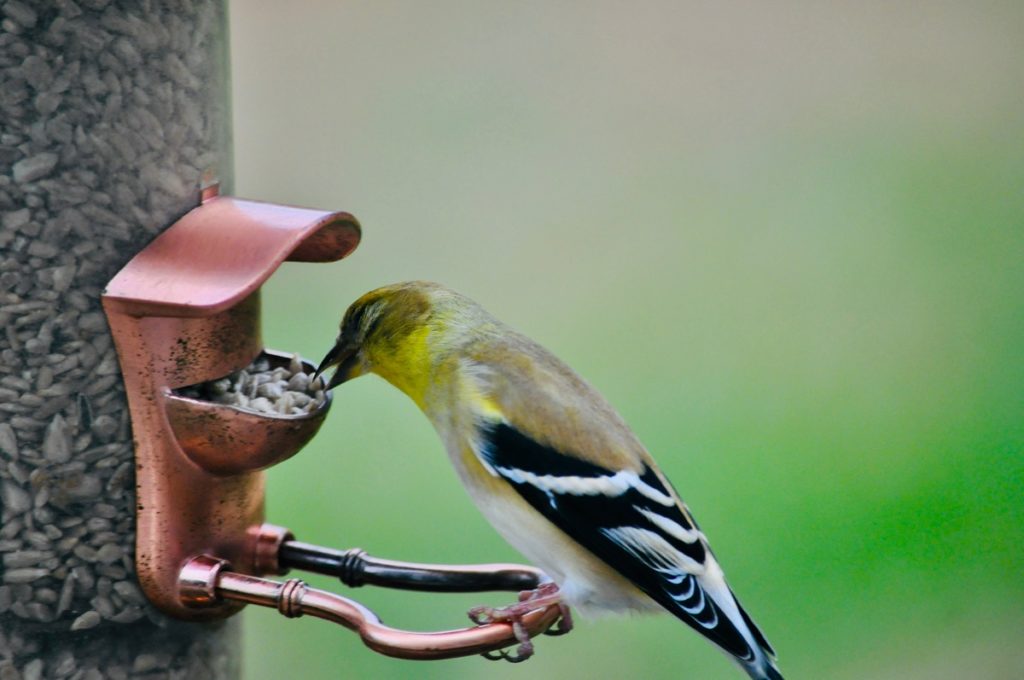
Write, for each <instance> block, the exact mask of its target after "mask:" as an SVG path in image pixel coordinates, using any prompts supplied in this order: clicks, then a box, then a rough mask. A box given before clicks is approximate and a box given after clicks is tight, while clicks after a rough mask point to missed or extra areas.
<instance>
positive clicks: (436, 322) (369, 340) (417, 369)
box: [316, 281, 476, 402]
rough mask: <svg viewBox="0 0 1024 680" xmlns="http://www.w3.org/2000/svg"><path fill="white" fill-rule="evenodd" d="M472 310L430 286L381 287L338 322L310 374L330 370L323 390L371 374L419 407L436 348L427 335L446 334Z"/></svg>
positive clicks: (454, 295)
mask: <svg viewBox="0 0 1024 680" xmlns="http://www.w3.org/2000/svg"><path fill="white" fill-rule="evenodd" d="M471 308H476V305H475V304H473V303H472V302H470V301H468V300H467V299H466V298H463V297H462V296H460V295H458V294H457V293H455V292H453V291H450V290H448V289H447V288H444V287H443V286H440V285H438V284H435V283H428V282H425V281H411V282H406V283H397V284H394V285H391V286H384V287H383V288H378V289H376V290H372V291H370V292H369V293H366V294H365V295H363V296H362V297H361V298H359V299H358V300H356V301H355V302H353V303H352V305H351V306H350V307H349V308H348V310H347V311H346V312H345V316H344V317H343V318H342V320H341V330H340V332H339V333H338V339H337V341H336V342H335V344H334V347H332V348H331V350H330V351H329V352H328V353H327V355H326V356H325V357H324V358H323V360H322V361H321V362H320V365H319V366H318V367H317V369H316V374H317V375H319V374H320V373H322V372H323V371H326V370H327V369H328V368H331V367H334V366H336V367H337V368H336V370H335V371H334V375H332V376H331V379H330V381H328V383H327V389H331V388H333V387H336V386H338V385H340V384H342V383H344V382H346V381H348V380H351V379H352V378H356V377H359V376H361V375H363V374H365V373H370V372H373V373H376V374H378V375H380V376H381V377H383V378H384V379H386V380H387V381H388V382H390V383H392V384H393V385H395V386H396V387H398V388H399V389H401V390H402V391H404V392H405V393H406V394H408V395H409V396H410V397H412V398H413V399H414V400H415V401H417V402H419V401H420V399H421V397H422V393H423V390H424V389H425V386H426V384H427V381H428V380H429V373H430V367H431V364H432V361H433V360H434V359H436V348H435V346H434V345H433V344H432V343H431V335H432V333H435V332H436V331H441V332H442V334H444V333H446V332H448V331H449V330H450V328H451V326H452V325H459V324H458V323H455V324H452V323H451V322H453V321H456V319H455V317H457V316H460V315H461V314H463V313H464V312H465V310H467V309H471Z"/></svg>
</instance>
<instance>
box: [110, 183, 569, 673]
mask: <svg viewBox="0 0 1024 680" xmlns="http://www.w3.org/2000/svg"><path fill="white" fill-rule="evenodd" d="M203 199H204V200H203V202H202V203H201V205H200V206H199V207H197V208H195V209H194V210H192V211H191V212H189V213H188V214H186V215H185V216H184V217H182V218H181V219H180V220H178V221H177V222H176V223H174V224H173V225H171V227H169V228H168V229H167V230H166V231H164V232H163V233H162V234H161V235H160V236H158V237H157V238H156V239H155V240H154V241H153V242H152V243H150V244H149V245H148V246H147V247H146V248H145V249H144V250H142V251H141V252H140V253H138V254H137V255H136V256H135V257H134V258H133V259H132V260H131V261H130V262H129V263H128V264H127V265H126V266H125V267H124V269H122V270H121V271H120V272H119V273H118V274H117V276H115V277H114V278H113V279H112V280H111V281H110V283H109V284H108V286H107V289H106V291H105V292H104V294H103V306H104V309H105V311H106V314H107V318H108V321H109V323H110V328H111V332H112V333H113V336H114V342H115V345H116V347H117V352H118V357H119V359H120V362H121V370H122V374H123V377H124V382H125V387H126V390H127V394H128V404H129V409H130V411H131V418H132V427H133V432H134V438H135V445H136V449H135V457H136V492H137V495H138V499H137V507H138V510H137V538H136V551H135V564H136V569H137V572H138V578H139V581H140V583H141V585H142V588H143V590H144V592H145V593H146V595H147V597H148V598H149V599H150V600H151V601H152V602H153V604H155V605H156V606H157V607H158V608H159V609H160V610H162V611H163V612H164V613H166V614H168V615H170V616H173V617H176V618H181V619H188V620H210V619H217V618H224V617H227V616H231V615H232V614H235V613H236V612H238V611H239V610H240V609H241V608H242V607H243V606H244V605H245V603H252V604H258V605H263V606H268V607H276V608H277V609H278V610H279V611H280V612H281V613H282V614H283V615H285V616H288V617H294V616H300V615H302V614H308V615H311V616H317V617H320V618H324V619H327V620H331V621H334V622H336V623H339V624H341V625H343V626H345V627H347V628H349V629H352V630H354V631H356V632H358V633H359V635H360V636H361V637H362V639H363V641H364V642H365V644H366V645H367V646H368V647H370V648H371V649H373V650H375V651H377V652H380V653H383V654H387V655H389V656H396V657H401V658H409V659H440V658H448V657H455V656H466V655H471V654H478V653H484V652H489V651H494V650H497V649H501V648H503V647H508V646H510V645H513V644H515V643H516V638H515V635H514V632H513V630H512V626H511V624H509V623H490V624H486V625H479V626H475V627H470V628H463V629H458V630H450V631H443V632H431V633H421V632H410V631H403V630H398V629H395V628H390V627H388V626H384V625H383V624H381V623H380V620H379V619H378V618H377V616H376V615H375V614H373V612H371V611H370V610H369V609H367V608H366V607H364V606H363V605H361V604H359V603H358V602H355V601H354V600H351V599H348V598H345V597H342V596H340V595H335V594H332V593H328V592H325V591H322V590H317V589H314V588H310V587H308V586H306V585H305V584H304V583H303V582H302V581H300V580H298V579H289V580H287V581H283V582H282V581H277V580H273V579H268V578H264V577H265V576H267V575H283V574H285V573H287V571H288V570H289V569H290V568H298V569H305V570H308V571H313V572H318V573H324V574H329V575H333V576H337V577H339V578H340V579H341V581H342V582H343V583H345V584H346V585H349V586H359V585H364V584H372V585H378V586H384V587H393V588H403V589H411V590H428V591H436V592H473V591H485V590H512V591H518V590H527V589H531V588H536V587H537V586H538V585H539V584H540V583H541V582H542V581H543V580H545V577H544V574H543V573H541V572H540V571H538V570H536V569H533V568H531V567H525V566H519V565H507V564H493V565H475V566H448V565H427V564H414V563H407V562H397V561H392V560H382V559H376V558H372V557H369V556H367V555H366V553H364V552H363V551H361V550H358V549H351V550H347V551H338V550H333V549H330V548H324V547H321V546H315V545H310V544H306V543H300V542H298V541H295V540H294V537H293V535H292V533H291V532H290V531H288V530H287V529H284V528H281V527H276V526H274V525H272V524H267V523H265V521H264V519H265V517H264V475H263V473H262V470H263V469H265V468H267V467H270V466H271V465H274V464H276V463H279V462H281V461H283V460H286V459H287V458H290V457H291V456H293V455H295V454H296V453H297V452H298V451H299V450H300V449H301V448H302V447H303V446H304V445H305V444H306V443H307V442H308V441H309V440H310V439H311V438H312V437H313V436H314V435H315V434H316V432H317V430H318V429H319V428H320V425H321V424H322V423H323V420H324V418H325V417H326V415H327V411H328V410H329V409H330V405H331V398H330V394H329V393H325V392H323V391H322V386H321V385H320V383H319V381H316V382H314V381H312V380H310V376H311V375H312V374H313V371H314V367H313V365H312V364H310V363H308V362H305V361H302V360H300V359H298V357H289V355H286V354H282V353H279V352H274V351H272V350H267V349H265V348H264V347H263V344H262V340H261V335H260V299H259V291H260V286H262V284H263V283H264V281H266V280H267V279H268V278H269V277H270V275H271V274H272V273H273V272H274V271H275V270H276V269H277V267H278V266H280V264H281V263H282V262H284V261H285V260H289V261H297V262H333V261H337V260H340V259H342V258H344V257H346V256H347V255H349V254H350V253H351V252H352V251H353V250H355V248H356V247H357V246H358V245H359V240H360V237H361V231H360V227H359V223H358V222H357V221H356V219H355V218H354V217H352V216H351V215H349V214H347V213H341V212H334V213H331V212H322V211H316V210H307V209H303V208H295V207H288V206H279V205H273V204H269V203H259V202H254V201H243V200H239V199H236V198H230V197H218V196H217V195H216V190H215V189H214V190H207V191H206V192H204V196H203ZM285 381H287V383H286V384H285ZM261 399H262V401H260V400H261ZM559 614H560V612H559V609H558V606H557V605H555V606H550V607H547V608H539V609H537V610H535V611H534V612H531V613H530V614H529V615H528V616H527V617H526V618H525V620H524V622H523V623H524V626H525V628H526V629H527V631H528V633H529V634H530V635H531V636H533V635H537V634H539V633H541V632H545V631H547V630H548V628H550V627H551V626H552V625H553V624H554V623H555V622H556V621H557V620H558V618H559Z"/></svg>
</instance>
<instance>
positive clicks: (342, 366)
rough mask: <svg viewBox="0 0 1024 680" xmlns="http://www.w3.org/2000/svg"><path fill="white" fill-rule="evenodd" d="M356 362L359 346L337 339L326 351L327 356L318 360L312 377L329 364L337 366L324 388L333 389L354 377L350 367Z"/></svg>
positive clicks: (314, 377) (324, 369)
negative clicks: (329, 349)
mask: <svg viewBox="0 0 1024 680" xmlns="http://www.w3.org/2000/svg"><path fill="white" fill-rule="evenodd" d="M358 363H359V347H357V346H355V345H352V344H350V343H348V342H344V341H342V340H339V341H338V343H337V344H336V345H334V347H332V348H331V351H330V352H328V353H327V356H325V357H324V358H323V359H322V360H321V361H320V365H319V366H317V367H316V372H315V373H314V374H313V379H314V380H316V379H317V377H319V376H320V374H321V373H323V372H324V371H326V370H327V369H328V368H330V367H331V366H337V367H338V368H337V369H336V370H335V371H334V375H332V376H331V379H330V381H328V383H327V386H326V387H325V388H324V389H327V390H329V389H333V388H335V387H337V386H338V385H340V384H342V383H343V382H345V381H346V380H348V379H349V378H353V377H355V376H354V375H352V369H353V368H355V366H356V364H358Z"/></svg>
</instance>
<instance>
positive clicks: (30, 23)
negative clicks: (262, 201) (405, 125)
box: [0, 0, 239, 680]
mask: <svg viewBox="0 0 1024 680" xmlns="http://www.w3.org/2000/svg"><path fill="white" fill-rule="evenodd" d="M225 4H226V3H225V0H114V1H111V0H38V1H32V0H0V501H2V517H0V556H2V564H0V680H17V679H23V680H38V679H40V678H71V679H74V680H100V679H101V678H114V679H118V678H147V679H153V680H156V679H157V678H233V677H237V676H238V667H239V659H238V657H237V651H238V650H237V625H236V624H234V623H233V622H227V623H221V624H212V625H203V624H194V623H191V624H184V623H179V622H175V621H171V620H169V619H167V618H166V617H164V616H162V615H161V614H159V613H158V612H156V611H154V610H153V609H152V608H151V607H150V606H149V605H148V603H147V602H146V600H145V599H144V597H143V596H142V594H141V592H140V590H139V586H138V583H137V581H136V579H135V569H134V564H133V553H134V530H135V526H134V523H135V519H134V518H135V493H134V476H135V475H134V462H133V450H132V433H131V424H130V422H129V419H128V407H127V403H126V401H125V394H124V389H123V388H122V384H121V377H120V375H119V368H118V361H117V357H116V356H115V354H114V348H113V345H112V342H111V337H110V334H109V332H108V330H107V325H106V320H105V317H104V315H103V312H102V311H101V308H100V293H101V292H102V290H103V286H104V284H105V283H106V282H107V281H108V280H109V279H110V278H111V277H112V276H113V275H114V274H115V273H116V272H117V271H118V270H119V269H120V268H121V267H122V266H123V265H124V263H125V262H127V261H128V260H129V259H130V258H131V257H132V256H133V255H134V254H135V253H136V252H138V251H139V250H140V249H141V248H142V247H143V246H144V245H145V244H146V243H147V242H149V241H150V240H151V239H152V238H153V237H154V236H155V235H156V234H158V233H159V232H160V231H161V230H163V229H165V228H166V227H167V226H169V225H170V224H171V223H172V222H173V221H174V220H175V219H177V218H178V217H180V216H181V215H182V214H184V213H185V212H187V211H188V210H189V209H190V208H192V207H194V206H195V205H197V203H198V196H199V187H200V183H201V182H202V181H204V179H209V178H217V179H219V180H220V182H221V187H222V191H225V190H226V191H230V183H231V171H232V165H231V134H230V132H231V127H230V123H231V121H230V114H231V111H230V106H229V94H230V93H229V78H228V70H227V66H228V61H227V54H228V43H227V16H226V8H225Z"/></svg>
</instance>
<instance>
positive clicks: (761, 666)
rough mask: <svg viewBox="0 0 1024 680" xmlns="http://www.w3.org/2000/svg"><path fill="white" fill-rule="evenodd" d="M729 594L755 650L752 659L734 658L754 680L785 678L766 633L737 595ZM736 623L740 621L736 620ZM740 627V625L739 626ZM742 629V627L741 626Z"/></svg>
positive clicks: (780, 679) (748, 639)
mask: <svg viewBox="0 0 1024 680" xmlns="http://www.w3.org/2000/svg"><path fill="white" fill-rule="evenodd" d="M729 595H730V597H731V599H732V603H733V604H734V605H735V607H736V612H737V613H739V615H740V618H741V619H742V623H743V624H745V627H746V631H745V632H746V633H747V634H746V635H744V637H745V638H747V642H748V644H750V645H751V647H752V648H753V650H754V658H753V659H752V660H750V661H747V660H743V661H740V660H739V659H734V660H735V661H737V663H739V665H740V666H741V667H742V668H743V670H744V671H746V672H747V675H749V676H750V677H751V679H752V680H784V678H783V677H782V673H781V672H780V671H779V667H778V666H776V665H775V650H774V649H772V646H771V644H769V642H768V640H767V639H766V638H765V636H764V633H762V632H761V629H760V628H758V627H757V624H756V623H754V621H753V619H751V618H750V615H749V614H747V612H746V610H745V609H744V608H743V605H741V604H740V602H739V600H738V599H736V596H735V595H734V594H733V593H732V591H731V590H729ZM734 623H739V622H735V621H734ZM737 627H738V628H739V627H740V626H737ZM741 630H742V628H741Z"/></svg>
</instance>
